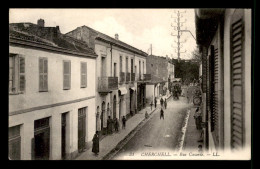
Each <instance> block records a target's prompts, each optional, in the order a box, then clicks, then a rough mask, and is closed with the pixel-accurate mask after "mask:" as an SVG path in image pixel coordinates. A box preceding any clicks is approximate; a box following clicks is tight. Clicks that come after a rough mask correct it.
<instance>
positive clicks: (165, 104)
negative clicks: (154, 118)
mask: <svg viewBox="0 0 260 169" xmlns="http://www.w3.org/2000/svg"><path fill="white" fill-rule="evenodd" d="M164 107H165V109H167V100H166V98H165V99H164Z"/></svg>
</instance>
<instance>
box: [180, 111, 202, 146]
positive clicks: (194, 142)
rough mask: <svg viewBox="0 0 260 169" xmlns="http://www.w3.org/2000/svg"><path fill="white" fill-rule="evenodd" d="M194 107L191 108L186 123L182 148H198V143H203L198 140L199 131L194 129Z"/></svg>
mask: <svg viewBox="0 0 260 169" xmlns="http://www.w3.org/2000/svg"><path fill="white" fill-rule="evenodd" d="M195 110H196V107H193V108H191V110H190V116H189V120H188V125H187V129H186V134H185V139H184V143H183V148H182V150H184V151H185V150H195V151H197V150H198V146H199V145H203V142H198V140H199V139H200V131H199V130H197V129H196V124H195V119H194V117H193V116H194V113H195Z"/></svg>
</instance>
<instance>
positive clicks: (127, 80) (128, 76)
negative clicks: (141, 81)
mask: <svg viewBox="0 0 260 169" xmlns="http://www.w3.org/2000/svg"><path fill="white" fill-rule="evenodd" d="M130 77H131V73H129V72H127V73H126V82H127V83H128V82H129V81H130Z"/></svg>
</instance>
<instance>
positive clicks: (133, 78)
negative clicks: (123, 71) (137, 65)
mask: <svg viewBox="0 0 260 169" xmlns="http://www.w3.org/2000/svg"><path fill="white" fill-rule="evenodd" d="M134 81H135V73H132V74H131V82H134Z"/></svg>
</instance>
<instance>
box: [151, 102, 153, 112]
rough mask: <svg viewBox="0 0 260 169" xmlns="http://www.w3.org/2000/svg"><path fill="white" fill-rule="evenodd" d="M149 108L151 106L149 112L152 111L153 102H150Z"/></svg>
mask: <svg viewBox="0 0 260 169" xmlns="http://www.w3.org/2000/svg"><path fill="white" fill-rule="evenodd" d="M150 106H151V110H152V109H153V101H151V103H150Z"/></svg>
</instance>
